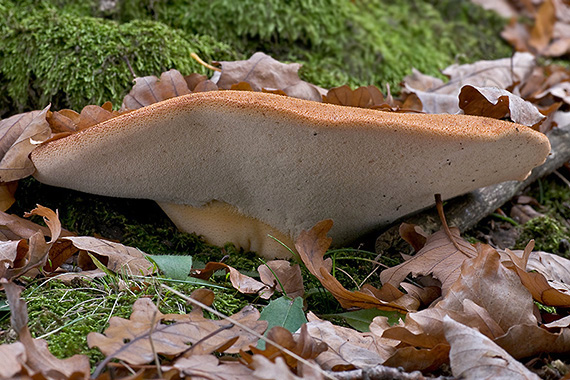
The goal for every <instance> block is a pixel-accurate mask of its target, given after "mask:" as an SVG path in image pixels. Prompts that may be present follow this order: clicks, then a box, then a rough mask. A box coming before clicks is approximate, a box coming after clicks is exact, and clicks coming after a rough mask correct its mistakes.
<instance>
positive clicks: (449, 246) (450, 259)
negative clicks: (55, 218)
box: [380, 228, 477, 296]
mask: <svg viewBox="0 0 570 380" xmlns="http://www.w3.org/2000/svg"><path fill="white" fill-rule="evenodd" d="M451 233H452V236H453V239H454V240H455V241H456V242H457V244H458V245H459V246H460V247H461V250H459V249H457V247H456V246H455V245H454V243H453V241H452V240H451V239H450V238H449V236H448V235H447V234H446V232H445V231H444V230H440V231H438V232H436V233H434V234H433V235H431V236H429V237H428V238H427V240H426V243H425V245H424V246H423V248H422V249H421V250H420V251H419V252H417V253H416V254H415V255H414V256H412V257H411V258H410V259H409V260H406V261H405V262H403V263H402V264H400V265H397V266H395V267H392V268H388V269H385V270H383V271H382V272H381V273H380V280H381V281H382V284H391V285H393V286H396V287H397V286H399V285H400V283H401V282H402V281H403V280H404V279H405V278H406V276H408V274H410V273H411V274H412V276H414V277H415V276H419V275H424V276H427V275H432V276H433V277H434V278H436V279H438V280H439V281H440V282H441V289H442V294H443V295H444V296H445V294H446V293H447V291H448V289H449V288H450V286H451V285H452V284H453V283H454V282H455V281H456V280H457V278H458V277H459V274H460V268H461V265H462V264H463V262H464V261H465V260H466V259H468V258H472V257H475V256H476V255H477V251H476V250H475V248H474V247H473V246H472V245H471V244H469V242H467V241H466V240H464V239H462V238H461V237H460V236H459V230H458V229H457V228H451Z"/></svg>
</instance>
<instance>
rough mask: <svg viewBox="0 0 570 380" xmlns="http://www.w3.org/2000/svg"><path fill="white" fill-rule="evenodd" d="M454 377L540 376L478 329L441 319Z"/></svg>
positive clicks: (518, 377)
mask: <svg viewBox="0 0 570 380" xmlns="http://www.w3.org/2000/svg"><path fill="white" fill-rule="evenodd" d="M443 324H444V329H445V337H446V339H447V341H448V342H449V344H450V345H451V350H450V352H449V360H450V365H451V371H452V373H453V376H455V377H457V378H461V379H466V380H469V379H473V380H478V379H528V380H530V379H532V380H535V379H540V377H538V376H537V375H536V374H534V373H533V372H531V371H529V370H528V369H527V368H526V367H525V366H524V365H523V364H521V363H519V362H518V361H516V360H515V359H513V357H512V356H511V355H509V354H508V353H507V352H506V351H505V350H503V349H502V348H500V347H499V346H497V345H496V344H495V343H493V341H492V340H491V339H489V338H487V337H486V336H485V335H483V334H481V333H480V332H479V331H477V330H475V329H473V328H470V327H467V326H465V325H463V324H461V323H459V322H456V321H454V320H453V319H451V318H450V317H448V316H445V317H444V318H443Z"/></svg>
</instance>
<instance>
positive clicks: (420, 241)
mask: <svg viewBox="0 0 570 380" xmlns="http://www.w3.org/2000/svg"><path fill="white" fill-rule="evenodd" d="M398 232H399V233H400V237H401V238H402V239H404V240H405V241H406V242H407V243H408V244H409V245H411V246H412V248H413V249H414V251H416V252H419V251H420V250H421V249H422V248H423V247H424V246H425V245H426V241H427V234H426V233H425V232H424V231H423V230H422V229H421V228H420V227H418V226H415V225H413V224H408V223H402V224H400V228H399V230H398Z"/></svg>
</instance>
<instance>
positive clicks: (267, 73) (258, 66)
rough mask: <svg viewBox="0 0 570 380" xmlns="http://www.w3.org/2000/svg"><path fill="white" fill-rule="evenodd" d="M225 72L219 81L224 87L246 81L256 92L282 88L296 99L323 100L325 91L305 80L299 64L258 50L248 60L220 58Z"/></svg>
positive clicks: (220, 85) (221, 86)
mask: <svg viewBox="0 0 570 380" xmlns="http://www.w3.org/2000/svg"><path fill="white" fill-rule="evenodd" d="M217 63H219V64H220V65H221V66H222V73H221V75H220V77H219V79H218V81H217V85H218V87H219V88H221V89H230V88H231V86H232V85H233V84H236V83H239V82H247V83H249V84H250V85H251V87H252V89H253V91H261V90H262V89H266V90H282V91H283V92H285V93H286V94H287V95H289V96H293V97H296V98H301V99H307V100H314V101H317V102H320V101H321V95H324V94H325V93H326V90H324V89H322V88H320V87H317V86H315V85H313V84H311V83H308V82H305V81H302V80H301V79H300V78H299V75H298V73H297V72H298V71H299V69H300V68H301V65H300V64H298V63H287V64H286V63H281V62H279V61H277V60H275V59H273V58H271V57H270V56H268V55H266V54H264V53H261V52H257V53H255V54H254V55H252V56H251V57H250V58H249V59H248V60H247V61H232V62H228V61H221V62H217Z"/></svg>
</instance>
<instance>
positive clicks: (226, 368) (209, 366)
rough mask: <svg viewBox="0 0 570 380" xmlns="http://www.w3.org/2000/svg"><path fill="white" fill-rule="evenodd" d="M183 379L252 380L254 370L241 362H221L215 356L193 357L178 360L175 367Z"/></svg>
mask: <svg viewBox="0 0 570 380" xmlns="http://www.w3.org/2000/svg"><path fill="white" fill-rule="evenodd" d="M173 367H174V368H176V369H177V370H178V371H180V375H181V377H184V376H187V377H188V378H191V379H194V378H196V379H212V380H243V379H251V378H252V375H253V370H251V369H249V368H247V367H246V366H244V365H243V364H241V363H239V362H225V363H224V362H220V360H219V359H218V358H216V357H215V356H213V355H192V356H190V357H187V358H180V359H178V360H176V363H174V365H173Z"/></svg>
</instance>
